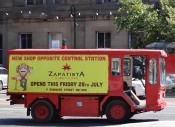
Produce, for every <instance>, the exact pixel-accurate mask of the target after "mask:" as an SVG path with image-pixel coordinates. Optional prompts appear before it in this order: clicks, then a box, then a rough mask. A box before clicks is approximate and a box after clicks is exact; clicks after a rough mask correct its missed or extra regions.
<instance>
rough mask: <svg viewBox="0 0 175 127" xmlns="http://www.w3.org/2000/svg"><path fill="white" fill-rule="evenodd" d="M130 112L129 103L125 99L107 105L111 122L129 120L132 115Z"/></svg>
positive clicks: (107, 114) (107, 113)
mask: <svg viewBox="0 0 175 127" xmlns="http://www.w3.org/2000/svg"><path fill="white" fill-rule="evenodd" d="M130 114H131V112H130V109H129V107H128V105H127V104H126V103H125V102H123V101H119V100H114V101H111V102H110V103H109V104H108V105H107V107H106V116H107V119H108V120H109V121H111V122H123V121H127V120H128V119H129V118H130V116H131V115H130Z"/></svg>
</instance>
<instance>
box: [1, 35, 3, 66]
mask: <svg viewBox="0 0 175 127" xmlns="http://www.w3.org/2000/svg"><path fill="white" fill-rule="evenodd" d="M0 64H3V38H2V34H0Z"/></svg>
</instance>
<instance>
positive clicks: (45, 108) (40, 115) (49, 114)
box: [31, 100, 55, 123]
mask: <svg viewBox="0 0 175 127" xmlns="http://www.w3.org/2000/svg"><path fill="white" fill-rule="evenodd" d="M31 115H32V118H33V119H34V120H35V121H36V122H40V123H47V122H50V121H51V120H53V119H54V118H55V108H54V107H53V105H52V104H51V103H50V102H48V101H46V100H38V101H36V102H34V104H33V105H32V107H31Z"/></svg>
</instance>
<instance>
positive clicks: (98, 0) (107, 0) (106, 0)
mask: <svg viewBox="0 0 175 127" xmlns="http://www.w3.org/2000/svg"><path fill="white" fill-rule="evenodd" d="M115 2H116V3H117V2H118V0H96V3H97V4H103V3H115Z"/></svg>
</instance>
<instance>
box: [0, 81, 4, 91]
mask: <svg viewBox="0 0 175 127" xmlns="http://www.w3.org/2000/svg"><path fill="white" fill-rule="evenodd" d="M2 89H3V83H2V81H0V91H1V90H2Z"/></svg>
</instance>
